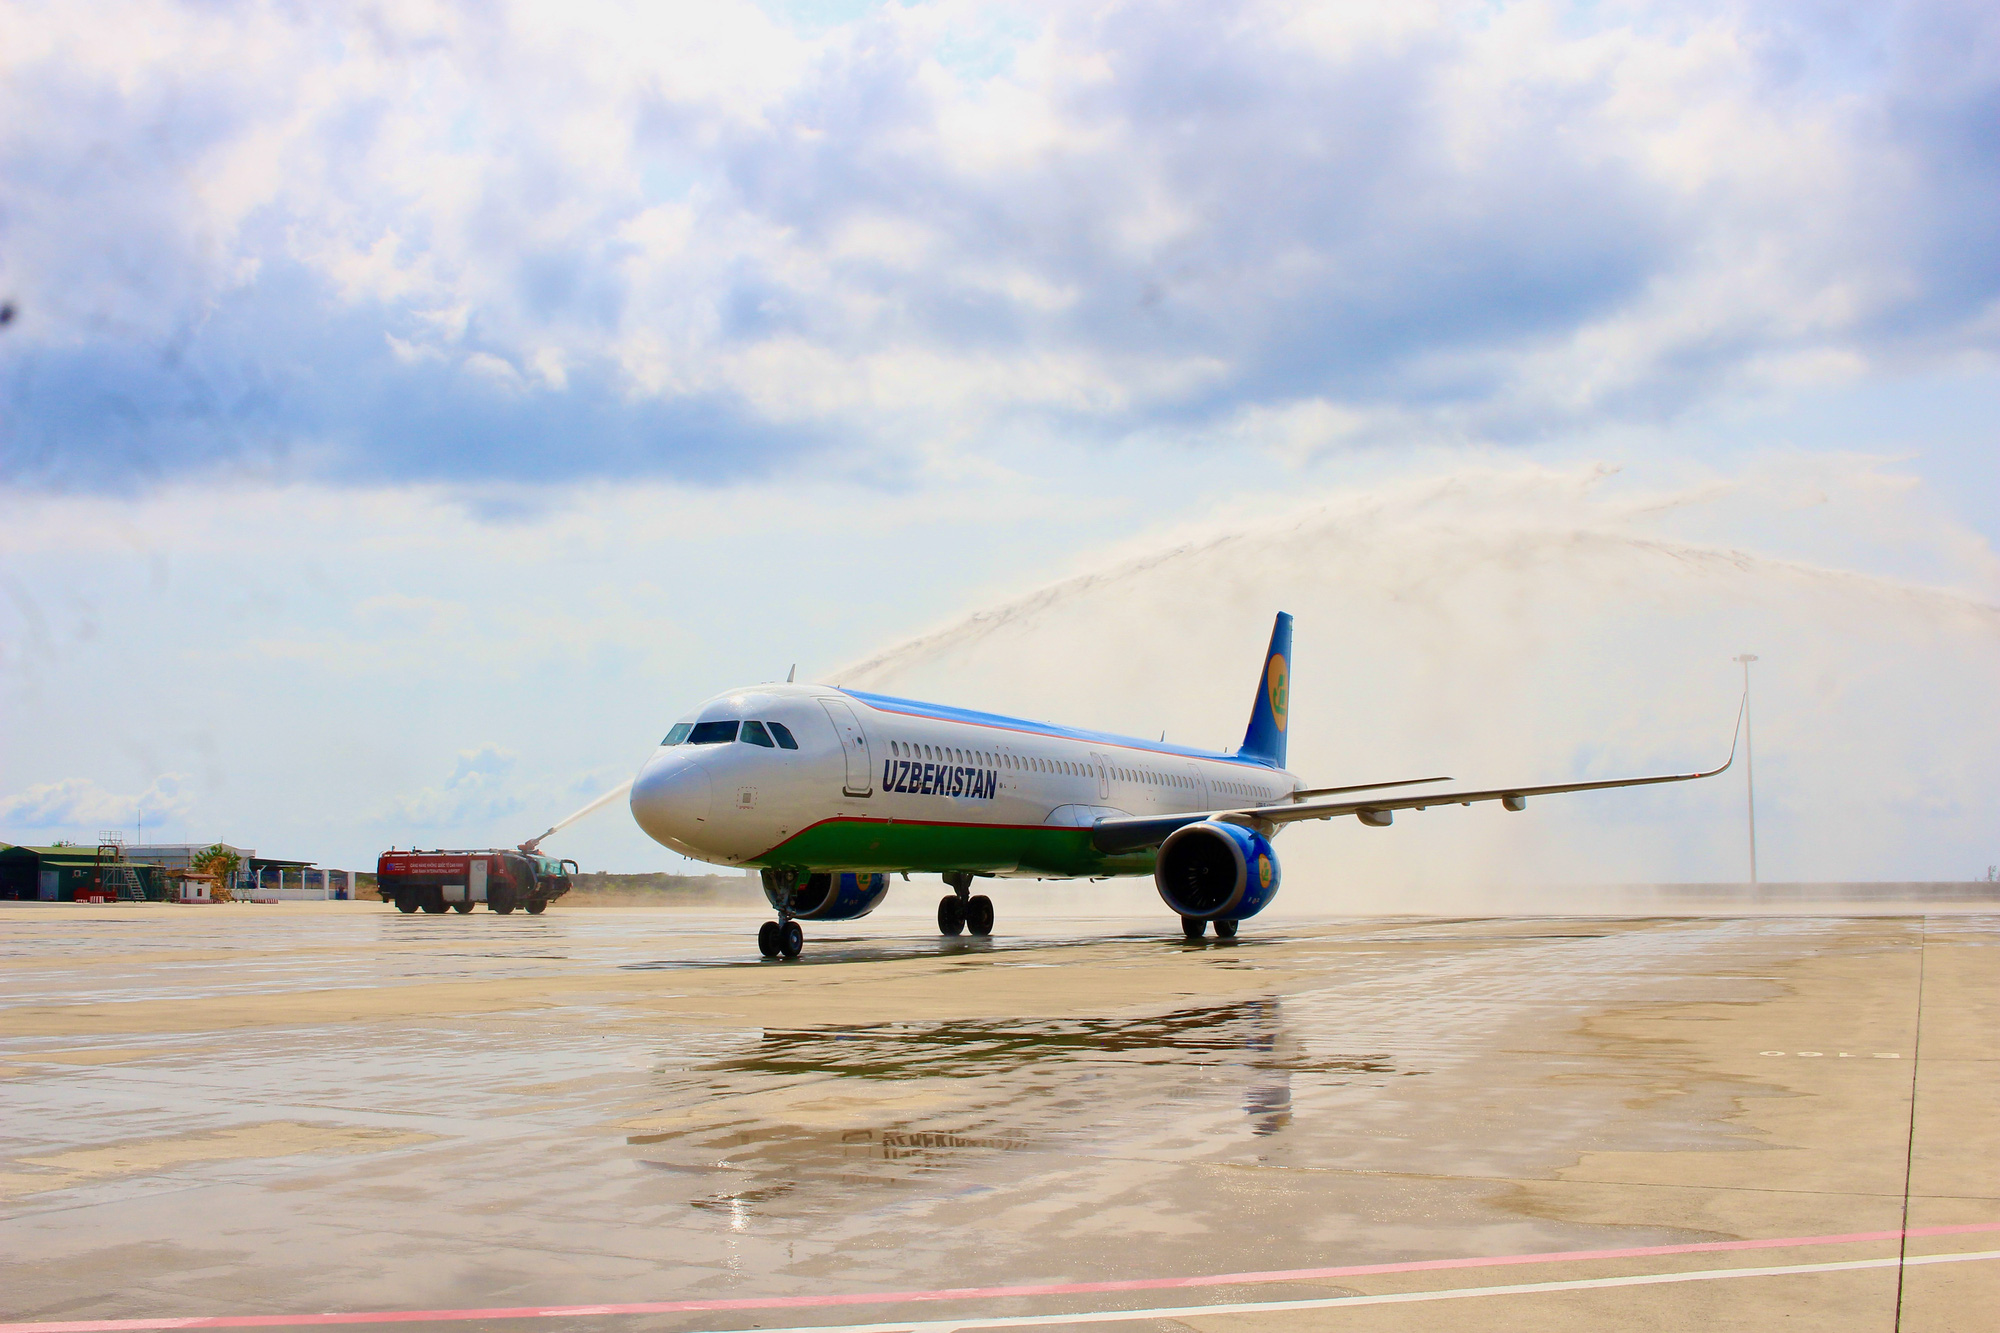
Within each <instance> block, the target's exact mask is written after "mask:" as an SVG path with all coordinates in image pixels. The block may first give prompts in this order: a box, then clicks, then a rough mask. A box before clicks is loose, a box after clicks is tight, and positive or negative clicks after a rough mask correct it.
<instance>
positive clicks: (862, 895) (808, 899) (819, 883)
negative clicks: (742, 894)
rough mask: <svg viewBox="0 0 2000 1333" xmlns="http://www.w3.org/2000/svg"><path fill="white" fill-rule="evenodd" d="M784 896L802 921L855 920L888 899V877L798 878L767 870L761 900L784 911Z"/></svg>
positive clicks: (845, 874) (842, 874)
mask: <svg viewBox="0 0 2000 1333" xmlns="http://www.w3.org/2000/svg"><path fill="white" fill-rule="evenodd" d="M787 894H789V895H790V897H791V909H790V910H791V913H792V915H793V916H795V917H798V918H799V919H801V920H804V921H854V920H857V919H859V918H861V917H864V916H867V915H868V914H869V913H870V912H872V911H874V910H875V909H876V908H878V907H880V906H881V905H882V900H883V899H884V898H886V897H888V896H889V877H888V876H887V875H884V874H879V873H878V874H872V875H871V874H867V873H865V872H861V873H856V872H852V871H841V872H839V873H838V874H827V873H824V872H822V873H820V874H817V875H800V874H797V873H796V872H786V871H782V870H766V871H765V872H764V897H765V898H766V899H767V900H768V901H769V902H770V904H771V906H773V907H775V908H777V909H778V910H779V911H784V910H785V906H786V905H785V898H786V896H787Z"/></svg>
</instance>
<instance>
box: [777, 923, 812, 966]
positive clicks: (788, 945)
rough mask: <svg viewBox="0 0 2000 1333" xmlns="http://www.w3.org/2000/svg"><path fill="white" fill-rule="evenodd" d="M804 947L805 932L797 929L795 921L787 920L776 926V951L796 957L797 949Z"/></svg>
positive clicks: (786, 955)
mask: <svg viewBox="0 0 2000 1333" xmlns="http://www.w3.org/2000/svg"><path fill="white" fill-rule="evenodd" d="M805 947H806V933H805V931H803V930H801V929H799V923H798V922H796V921H787V922H786V923H785V924H784V925H782V926H780V927H778V952H780V953H782V954H784V955H785V957H787V958H797V957H798V956H799V951H800V950H801V949H803V948H805Z"/></svg>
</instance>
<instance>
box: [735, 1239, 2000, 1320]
mask: <svg viewBox="0 0 2000 1333" xmlns="http://www.w3.org/2000/svg"><path fill="white" fill-rule="evenodd" d="M1981 1259H2000V1250H1981V1251H1978V1252H1975V1253H1971V1254H1926V1255H1919V1256H1916V1257H1913V1258H1910V1259H1901V1260H1899V1259H1852V1260H1849V1261H1847V1262H1846V1263H1834V1264H1787V1265H1785V1266H1783V1267H1780V1268H1706V1269H1701V1270H1698V1271H1696V1272H1692V1273H1635V1274H1633V1275H1632V1276H1630V1277H1586V1278H1577V1279H1575V1280H1573V1281H1569V1282H1523V1283H1517V1284H1514V1285H1512V1286H1505V1287H1447V1288H1445V1289H1444V1290H1442V1291H1395V1292H1388V1293H1386V1294H1383V1295H1380V1296H1327V1297H1324V1298H1322V1299H1319V1300H1310V1301H1241V1302H1237V1303H1233V1304H1227V1305H1174V1306H1163V1307H1156V1308H1154V1309H1149V1310H1073V1311H1069V1312H1066V1313H1062V1314H1029V1315H996V1316H991V1317H986V1318H971V1319H921V1320H897V1321H891V1322H887V1323H879V1324H813V1325H809V1326H801V1325H795V1324H787V1325H783V1326H781V1327H778V1328H775V1329H772V1330H770V1331H769V1333H953V1330H956V1329H972V1328H1039V1327H1041V1326H1043V1325H1046V1324H1120V1323H1127V1322H1130V1321H1133V1320H1138V1319H1196V1318H1202V1317H1205V1316H1209V1315H1219V1314H1270V1313H1276V1312H1280V1311H1287V1310H1337V1309H1341V1308H1343V1307H1345V1306H1350V1305H1406V1304H1413V1303H1415V1302H1418V1301H1456V1300H1464V1299H1466V1298H1468V1297H1472V1296H1525V1295H1529V1294H1531V1293H1533V1292H1538V1291H1589V1290H1593V1289H1595V1288H1600V1287H1645V1286H1652V1285H1654V1284H1657V1283H1662V1282H1715V1281H1718V1280H1720V1279H1723V1278H1735V1277H1787V1276H1790V1275H1792V1274H1797V1273H1844V1272H1847V1271H1849V1270H1851V1269H1860V1268H1894V1267H1895V1266H1896V1265H1897V1264H1898V1263H1903V1264H1908V1265H1910V1266H1912V1267H1914V1266H1916V1265H1917V1264H1963V1263H1973V1262H1976V1261H1978V1260H1981ZM714 1333H736V1331H735V1330H715V1331H714Z"/></svg>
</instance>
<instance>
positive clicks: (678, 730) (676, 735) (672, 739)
mask: <svg viewBox="0 0 2000 1333" xmlns="http://www.w3.org/2000/svg"><path fill="white" fill-rule="evenodd" d="M693 730H694V723H692V722H676V723H674V725H673V727H672V728H671V729H670V730H669V731H668V732H667V738H666V739H665V740H663V741H661V742H660V744H662V745H679V744H680V743H681V742H682V741H684V740H686V739H687V738H688V733H689V732H690V731H693Z"/></svg>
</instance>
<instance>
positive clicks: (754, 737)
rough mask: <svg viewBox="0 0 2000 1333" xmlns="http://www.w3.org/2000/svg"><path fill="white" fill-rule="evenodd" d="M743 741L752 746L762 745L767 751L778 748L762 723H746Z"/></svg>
mask: <svg viewBox="0 0 2000 1333" xmlns="http://www.w3.org/2000/svg"><path fill="white" fill-rule="evenodd" d="M742 739H744V740H746V741H748V742H750V744H752V745H761V746H763V747H764V748H765V749H767V750H770V749H775V748H776V746H777V742H775V741H773V740H772V739H771V733H770V732H768V731H766V730H764V724H763V723H762V722H745V723H744V724H743V736H742Z"/></svg>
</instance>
